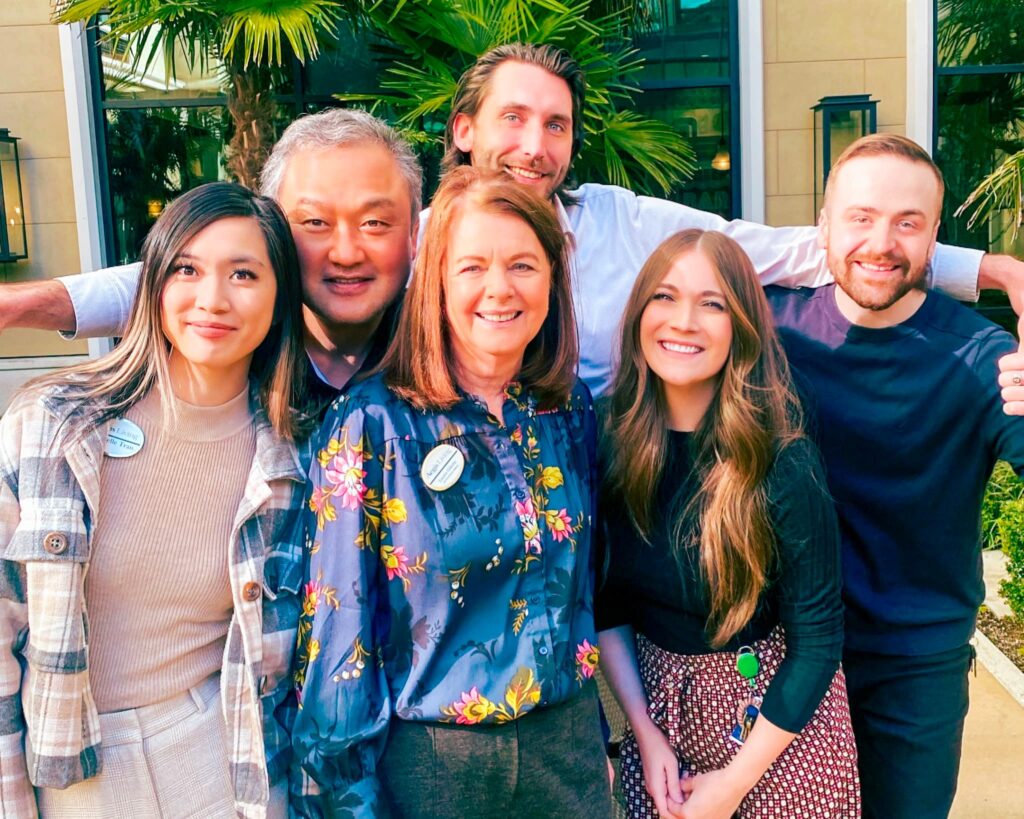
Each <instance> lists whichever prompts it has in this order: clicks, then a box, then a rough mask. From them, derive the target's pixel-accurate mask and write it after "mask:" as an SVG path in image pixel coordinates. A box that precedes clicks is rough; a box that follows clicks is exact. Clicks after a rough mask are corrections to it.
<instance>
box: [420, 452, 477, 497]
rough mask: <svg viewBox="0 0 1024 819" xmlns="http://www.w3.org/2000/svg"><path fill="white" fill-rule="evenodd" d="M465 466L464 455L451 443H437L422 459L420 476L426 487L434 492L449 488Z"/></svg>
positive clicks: (456, 480) (460, 475)
mask: <svg viewBox="0 0 1024 819" xmlns="http://www.w3.org/2000/svg"><path fill="white" fill-rule="evenodd" d="M465 467H466V456H465V455H463V454H462V451H461V450H459V449H458V448H457V447H454V446H452V445H451V444H438V445H437V446H435V447H434V448H433V449H432V450H430V452H428V453H427V457H426V458H424V459H423V466H421V467H420V477H421V478H422V479H423V483H425V484H426V485H427V487H428V488H430V489H433V490H434V491H435V492H444V491H445V490H446V489H451V488H452V487H453V486H455V484H456V483H457V482H458V480H459V478H461V477H462V470H463V469H465Z"/></svg>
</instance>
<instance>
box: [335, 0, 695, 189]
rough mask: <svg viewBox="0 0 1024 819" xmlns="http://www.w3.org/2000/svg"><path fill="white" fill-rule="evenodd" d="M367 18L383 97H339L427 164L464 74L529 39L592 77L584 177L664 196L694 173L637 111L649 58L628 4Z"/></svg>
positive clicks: (472, 1)
mask: <svg viewBox="0 0 1024 819" xmlns="http://www.w3.org/2000/svg"><path fill="white" fill-rule="evenodd" d="M595 5H596V4H595ZM642 6H643V3H640V4H638V7H642ZM362 12H363V19H364V20H365V21H366V22H367V23H368V25H369V27H370V28H371V30H373V31H374V33H375V34H376V35H378V37H379V43H378V45H377V50H378V51H379V53H380V56H381V58H382V59H381V64H382V66H383V68H382V78H381V80H380V86H381V89H382V93H379V94H345V95H339V96H338V98H339V99H341V100H343V101H345V102H359V103H364V104H369V105H370V106H371V108H374V109H382V110H380V113H382V114H384V115H385V116H387V117H389V118H390V119H392V120H393V121H394V122H396V124H397V125H398V126H399V127H401V128H402V129H403V130H404V132H405V133H406V135H407V136H408V137H409V138H410V139H411V141H412V142H413V143H414V144H416V145H418V146H420V149H421V153H423V154H426V155H427V156H430V157H432V158H436V157H438V156H439V155H440V153H441V150H442V148H441V145H442V141H443V133H444V124H445V121H446V119H447V114H448V109H449V106H450V104H451V100H452V96H453V94H454V92H455V86H456V83H457V82H458V78H459V76H460V75H461V74H462V72H463V71H464V70H465V69H466V68H468V67H469V66H470V65H472V64H473V62H474V61H475V60H476V59H477V57H479V56H480V55H481V54H484V53H485V52H487V51H488V50H490V49H491V48H493V47H495V46H497V45H501V44H503V43H508V42H513V41H523V42H530V43H552V44H555V45H559V46H562V47H563V48H565V49H567V50H568V51H569V52H570V53H571V54H572V55H573V56H574V57H575V58H576V60H578V61H579V63H580V65H581V66H582V67H583V70H584V71H585V72H586V77H587V99H586V112H585V119H584V128H585V131H586V140H585V143H584V146H583V149H582V151H581V152H580V155H579V156H578V157H577V158H576V161H575V164H574V169H575V171H576V172H577V173H578V174H579V175H580V176H581V177H583V178H585V179H587V180H589V181H595V182H597V181H605V182H610V183H612V184H617V185H622V186H624V187H628V188H633V189H636V190H640V191H644V192H656V191H657V192H660V193H661V194H663V195H664V194H667V193H668V192H669V191H670V190H671V189H672V188H673V187H674V186H676V185H678V184H679V183H681V182H683V181H685V180H686V179H688V178H690V177H691V176H692V175H693V172H694V171H695V169H696V161H695V156H694V152H693V149H692V148H691V147H690V145H689V144H688V143H687V142H686V141H685V140H684V139H683V138H682V137H681V136H680V135H679V134H678V133H676V132H675V131H674V130H673V129H672V128H671V127H670V126H668V125H667V124H665V123H663V122H659V121H658V120H654V119H649V118H647V117H643V116H641V115H639V114H637V113H635V112H634V111H633V110H631V109H632V101H633V96H634V94H635V93H636V92H637V88H636V84H635V77H636V75H637V73H638V72H639V71H640V70H641V69H642V68H643V60H642V59H641V58H639V57H638V55H637V51H636V49H634V48H633V47H632V45H631V43H630V40H629V33H630V29H631V26H632V24H633V23H634V21H635V20H636V19H637V18H636V17H635V16H634V15H635V14H636V13H637V12H635V11H634V10H633V9H632V8H631V4H629V3H623V2H610V0H601V1H600V3H599V8H595V6H592V3H591V0H395V2H392V3H389V4H385V3H382V2H370V0H363V4H362Z"/></svg>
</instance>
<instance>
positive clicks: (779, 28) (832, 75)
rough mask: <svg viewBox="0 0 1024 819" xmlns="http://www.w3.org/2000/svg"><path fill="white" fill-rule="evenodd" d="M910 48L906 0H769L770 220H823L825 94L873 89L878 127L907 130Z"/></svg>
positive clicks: (775, 222) (766, 69) (767, 215)
mask: <svg viewBox="0 0 1024 819" xmlns="http://www.w3.org/2000/svg"><path fill="white" fill-rule="evenodd" d="M741 7H742V4H741ZM741 13H742V12H741ZM906 51H907V6H906V3H903V2H897V0H859V2H856V3H851V2H849V0H764V63H765V65H764V113H765V218H766V221H767V223H768V224H770V225H806V224H811V223H812V222H813V221H815V216H816V214H815V213H814V204H813V203H814V184H813V182H814V180H813V176H814V130H813V128H814V117H813V112H812V111H811V110H810V107H811V106H812V105H814V104H815V103H816V102H817V101H818V100H819V99H820V98H821V97H824V96H828V95H834V94H865V93H867V94H871V96H872V98H873V99H876V100H879V105H878V130H879V131H895V132H897V133H903V132H904V129H905V124H906V108H907V106H906V71H907V66H906Z"/></svg>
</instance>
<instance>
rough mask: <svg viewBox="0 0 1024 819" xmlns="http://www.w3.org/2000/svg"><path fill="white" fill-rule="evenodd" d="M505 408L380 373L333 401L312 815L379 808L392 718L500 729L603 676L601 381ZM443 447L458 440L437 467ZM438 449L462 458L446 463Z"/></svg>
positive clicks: (318, 514)
mask: <svg viewBox="0 0 1024 819" xmlns="http://www.w3.org/2000/svg"><path fill="white" fill-rule="evenodd" d="M502 413H503V415H504V424H501V423H499V422H498V420H497V419H496V418H495V417H494V416H493V415H491V414H490V413H489V412H488V411H487V408H486V407H485V406H484V405H483V404H482V403H480V402H479V401H477V400H475V399H472V398H469V397H466V398H464V399H463V400H462V401H460V402H459V403H458V404H457V405H456V406H454V407H453V408H452V409H450V410H447V411H445V412H421V411H418V410H416V409H414V408H413V407H411V406H410V405H409V404H408V403H406V402H405V401H402V400H401V399H399V398H398V397H397V396H395V395H394V394H393V393H392V392H391V391H390V390H389V389H388V388H387V387H386V386H385V385H384V383H383V380H382V379H381V377H379V376H377V377H374V378H371V379H369V380H367V381H364V382H362V383H360V384H358V385H356V386H355V387H353V388H352V389H351V390H350V391H349V392H348V394H347V395H345V396H342V397H341V398H339V399H338V400H337V401H336V402H335V404H334V405H333V406H332V407H331V409H330V411H329V412H328V414H327V416H326V419H325V421H324V425H323V427H322V429H321V434H320V439H319V441H318V444H317V447H316V449H317V452H316V455H315V458H314V461H313V464H312V467H311V469H310V489H309V492H310V495H309V498H308V510H307V512H306V517H307V521H306V547H307V549H308V551H309V575H308V577H309V578H310V579H309V582H308V584H307V586H306V588H305V599H304V606H303V615H302V618H301V620H300V624H299V650H298V657H297V663H298V665H297V669H296V683H297V685H298V689H299V697H300V701H301V710H300V712H299V715H298V719H297V721H296V724H295V729H294V745H295V749H296V753H297V756H298V761H299V763H300V764H301V765H302V767H303V769H304V771H305V773H306V775H307V777H311V778H312V779H313V781H314V782H315V784H316V786H317V787H318V788H319V789H320V791H321V792H322V797H321V798H316V797H312V796H310V797H309V798H308V799H306V800H305V801H303V802H302V803H301V804H298V805H294V807H295V808H296V809H298V810H299V811H300V812H303V813H307V814H310V815H319V814H320V813H321V811H326V812H329V811H330V809H331V808H333V809H334V810H342V811H345V812H346V813H348V812H351V813H352V814H354V815H367V816H373V815H376V814H377V813H378V812H379V811H378V801H379V799H380V794H379V789H378V783H377V779H376V776H375V768H376V762H377V759H378V757H379V755H380V753H381V751H382V749H383V746H384V743H385V740H386V738H387V724H388V720H389V719H391V718H392V717H396V718H398V719H404V720H419V721H425V722H443V723H451V724H458V725H501V724H504V723H508V722H510V721H512V720H515V719H518V718H520V717H522V716H524V715H525V714H528V713H529V712H530V711H531V710H533V709H534V708H538V707H541V706H548V705H555V704H558V703H561V702H564V701H566V700H568V699H569V698H571V697H572V696H573V695H574V694H575V693H576V692H577V691H579V689H580V688H581V687H582V686H583V685H584V683H585V682H586V681H587V680H588V679H589V678H590V677H591V676H592V675H593V673H594V669H595V667H596V666H597V648H596V646H595V642H596V640H595V631H594V619H593V566H592V558H591V544H592V515H593V497H594V488H595V483H594V480H595V477H594V475H595V470H594V463H595V420H594V411H593V401H592V399H591V397H590V392H589V391H588V390H587V388H586V387H585V386H584V385H583V384H582V383H581V382H579V383H577V385H576V387H575V389H574V390H573V393H572V396H571V398H570V400H569V402H568V404H567V405H566V406H564V407H562V408H559V409H556V410H548V411H538V410H537V409H536V405H535V402H534V400H533V398H532V397H531V396H530V395H529V394H528V393H527V391H525V390H523V389H522V388H520V387H519V386H518V385H516V384H512V385H510V386H509V387H508V388H507V389H506V397H505V402H504V406H503V408H502ZM441 445H449V446H451V447H454V448H455V449H456V450H458V453H455V452H453V451H452V450H451V449H444V450H441V451H440V452H436V453H435V455H434V456H432V458H431V459H430V460H429V461H428V467H427V470H424V469H423V464H424V459H426V458H427V456H428V455H429V454H430V453H431V452H432V451H435V450H436V449H437V448H438V447H439V446H441ZM460 455H461V458H460ZM444 456H447V457H444ZM438 459H439V460H441V461H447V462H448V464H447V469H442V470H441V474H440V475H439V476H437V475H433V476H432V475H431V473H430V464H431V462H433V461H436V460H438ZM460 461H461V462H462V463H463V467H462V471H461V473H460V472H459V469H458V465H459V462H460ZM424 472H425V473H426V474H427V475H428V477H427V478H426V479H425V478H424V474H423V473H424ZM456 476H457V480H455V481H454V483H453V484H452V485H451V486H450V487H449V488H446V489H445V488H442V487H443V486H444V485H445V484H446V483H448V482H451V481H452V479H453V478H454V477H456ZM446 479H447V480H446ZM428 484H430V485H428ZM431 486H433V487H434V488H431ZM307 789H308V786H307ZM328 806H330V807H328Z"/></svg>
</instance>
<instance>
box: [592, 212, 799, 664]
mask: <svg viewBox="0 0 1024 819" xmlns="http://www.w3.org/2000/svg"><path fill="white" fill-rule="evenodd" d="M689 252H698V253H702V254H703V255H704V256H705V257H706V258H707V259H708V260H709V261H710V262H711V263H712V265H713V267H714V268H715V270H716V272H717V274H718V278H719V281H720V283H721V288H722V293H723V295H724V296H725V301H726V304H727V307H728V310H729V314H730V316H731V318H732V345H731V348H730V352H729V355H728V358H727V359H726V362H725V365H724V367H723V369H722V372H721V375H720V380H719V384H718V389H717V392H716V394H715V397H714V399H713V400H712V402H711V405H710V406H709V408H708V410H707V412H706V413H705V415H704V417H703V419H702V420H701V422H700V424H699V425H698V428H697V429H696V431H695V432H694V436H693V443H692V446H693V463H694V470H695V472H696V477H697V483H698V485H699V487H700V488H699V489H698V491H697V493H696V494H695V495H694V497H693V499H692V500H691V501H690V504H689V506H688V507H686V508H685V509H675V510H673V514H674V520H673V521H672V523H671V525H670V532H671V538H672V544H673V549H674V550H675V552H676V556H677V558H679V557H680V556H681V555H682V552H683V550H684V549H687V548H689V547H691V546H696V547H697V548H699V550H700V566H701V573H702V576H703V580H704V582H705V584H706V587H707V590H708V599H709V601H710V615H709V617H708V624H707V631H708V635H709V639H710V641H711V644H712V645H713V646H715V647H720V646H722V645H724V644H725V643H727V642H728V641H729V639H730V638H732V637H733V636H734V635H735V634H736V633H737V632H739V631H740V630H741V629H742V628H743V627H744V626H745V625H746V624H747V623H748V622H750V620H751V618H752V617H753V616H754V613H755V611H756V609H757V603H758V600H759V599H760V596H761V593H762V592H763V591H764V588H765V586H766V584H767V583H768V580H769V574H770V571H771V567H772V561H773V558H774V551H775V548H774V547H775V542H774V534H773V531H772V525H771V520H770V517H769V510H768V496H767V487H766V478H767V476H768V473H769V470H770V468H771V466H772V463H773V462H774V460H775V457H776V455H777V453H778V452H779V450H780V449H782V448H783V447H785V446H786V445H788V444H789V443H791V442H792V441H794V440H796V439H798V438H800V437H801V436H802V434H803V433H802V431H801V420H802V414H801V410H800V404H799V401H798V399H797V397H796V394H795V393H794V391H793V387H792V381H791V379H790V374H789V366H788V364H787V362H786V358H785V354H784V353H783V351H782V346H781V344H780V342H779V338H778V335H777V333H776V331H775V325H774V322H773V320H772V317H771V312H770V309H769V307H768V302H767V300H766V298H765V295H764V292H763V291H762V289H761V284H760V282H759V281H758V278H757V274H756V273H755V271H754V268H753V265H752V264H751V262H750V259H749V258H748V257H747V255H746V254H745V253H744V252H743V250H742V249H741V248H740V246H739V245H738V244H736V242H735V241H733V240H732V239H730V238H728V237H727V236H725V235H724V234H722V233H717V232H714V231H703V230H696V229H693V230H684V231H681V232H679V233H676V234H674V235H673V236H670V237H669V238H668V239H666V240H665V241H664V242H662V243H661V244H660V245H659V246H658V247H657V249H656V250H655V251H654V253H653V254H651V256H650V258H649V259H648V260H647V262H646V263H645V264H644V266H643V268H642V269H641V270H640V274H639V275H638V277H637V280H636V283H635V284H634V286H633V291H632V293H631V294H630V297H629V301H628V302H627V304H626V309H625V313H624V315H623V319H622V353H621V358H620V362H619V368H618V372H617V374H616V377H615V381H614V383H613V386H612V391H611V396H610V411H609V412H608V414H607V416H606V422H605V429H604V436H603V438H602V449H603V452H602V455H603V458H602V461H603V463H604V464H605V474H604V484H603V489H602V491H603V495H604V498H603V502H604V503H624V504H625V507H626V509H627V510H628V513H629V515H630V518H631V520H632V521H633V524H634V526H635V528H636V529H637V531H638V532H639V533H640V534H641V536H643V537H644V538H645V539H649V538H650V536H651V534H652V532H653V530H654V522H655V514H656V512H657V511H658V510H655V509H653V508H652V503H653V499H654V498H655V497H656V495H657V487H658V486H659V484H660V482H661V480H662V479H663V477H664V471H665V462H666V457H665V453H666V451H667V447H668V414H667V407H666V401H665V391H664V386H663V384H662V382H661V380H660V379H659V378H658V376H657V375H656V374H655V373H654V372H653V371H652V370H651V368H650V366H649V365H648V364H647V360H646V358H645V356H644V353H643V349H642V347H641V343H640V320H641V317H642V316H643V313H644V311H645V309H646V307H647V305H648V304H649V303H650V301H651V298H652V296H653V295H654V293H655V291H656V290H657V288H658V286H659V285H660V284H661V282H662V280H663V279H664V278H665V276H666V274H667V273H668V271H669V270H670V269H671V267H672V266H673V265H674V264H675V262H676V261H677V260H678V259H679V257H680V256H682V255H684V254H686V253H689ZM694 519H695V520H697V521H698V526H697V529H696V531H687V529H686V526H685V522H686V521H687V520H694Z"/></svg>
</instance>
